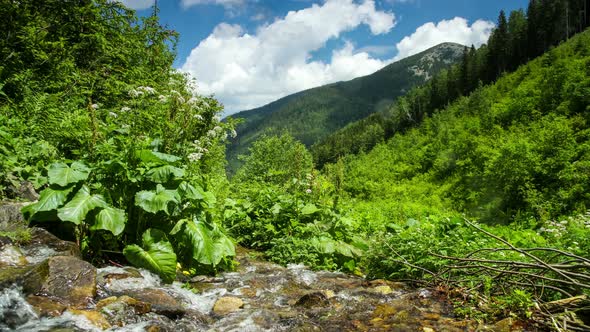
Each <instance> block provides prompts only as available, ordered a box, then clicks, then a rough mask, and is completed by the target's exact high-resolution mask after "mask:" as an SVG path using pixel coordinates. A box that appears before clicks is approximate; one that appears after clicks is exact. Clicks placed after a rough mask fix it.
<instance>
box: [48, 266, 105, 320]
mask: <svg viewBox="0 0 590 332" xmlns="http://www.w3.org/2000/svg"><path fill="white" fill-rule="evenodd" d="M47 264H48V267H49V273H48V276H47V279H46V280H45V282H44V283H43V286H42V287H41V292H42V293H43V294H47V295H49V296H55V297H57V298H59V299H61V300H63V302H65V303H67V304H68V305H71V306H73V307H75V308H83V307H86V306H88V305H89V304H91V303H92V300H93V298H94V297H95V296H96V268H95V267H94V266H92V264H90V263H88V262H85V261H83V260H81V259H79V258H77V257H73V256H56V257H51V258H49V259H48V261H47Z"/></svg>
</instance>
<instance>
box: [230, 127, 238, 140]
mask: <svg viewBox="0 0 590 332" xmlns="http://www.w3.org/2000/svg"><path fill="white" fill-rule="evenodd" d="M237 136H238V133H237V132H236V130H235V129H232V130H231V137H232V138H236V137H237Z"/></svg>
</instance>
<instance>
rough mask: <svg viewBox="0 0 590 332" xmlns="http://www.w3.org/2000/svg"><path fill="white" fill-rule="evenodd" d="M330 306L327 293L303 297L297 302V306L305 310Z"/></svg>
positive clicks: (314, 293)
mask: <svg viewBox="0 0 590 332" xmlns="http://www.w3.org/2000/svg"><path fill="white" fill-rule="evenodd" d="M328 304H330V302H329V301H328V295H327V294H326V292H312V293H308V294H305V295H303V296H302V297H301V298H299V300H297V302H296V303H295V306H301V307H305V308H312V307H317V306H322V307H323V306H326V305H328Z"/></svg>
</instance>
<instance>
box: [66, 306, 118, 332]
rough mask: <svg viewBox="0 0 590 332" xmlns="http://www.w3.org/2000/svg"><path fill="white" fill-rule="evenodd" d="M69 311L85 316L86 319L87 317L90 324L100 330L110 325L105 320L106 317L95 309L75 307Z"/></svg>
mask: <svg viewBox="0 0 590 332" xmlns="http://www.w3.org/2000/svg"><path fill="white" fill-rule="evenodd" d="M69 311H70V312H71V313H72V314H74V315H80V316H84V317H86V319H88V320H89V321H90V322H91V323H92V325H94V326H96V327H98V328H100V329H102V330H106V329H108V328H110V327H111V324H110V323H109V322H108V321H107V319H106V318H105V317H104V316H103V315H102V314H101V313H100V312H98V311H95V310H75V309H70V310H69Z"/></svg>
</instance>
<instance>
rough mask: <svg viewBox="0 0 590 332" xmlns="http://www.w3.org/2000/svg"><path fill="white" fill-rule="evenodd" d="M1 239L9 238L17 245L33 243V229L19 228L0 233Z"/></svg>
mask: <svg viewBox="0 0 590 332" xmlns="http://www.w3.org/2000/svg"><path fill="white" fill-rule="evenodd" d="M0 237H7V238H9V239H10V240H12V242H14V243H17V244H26V243H29V242H31V238H32V235H31V229H30V228H28V227H22V228H21V227H18V228H16V229H14V230H10V231H0Z"/></svg>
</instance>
